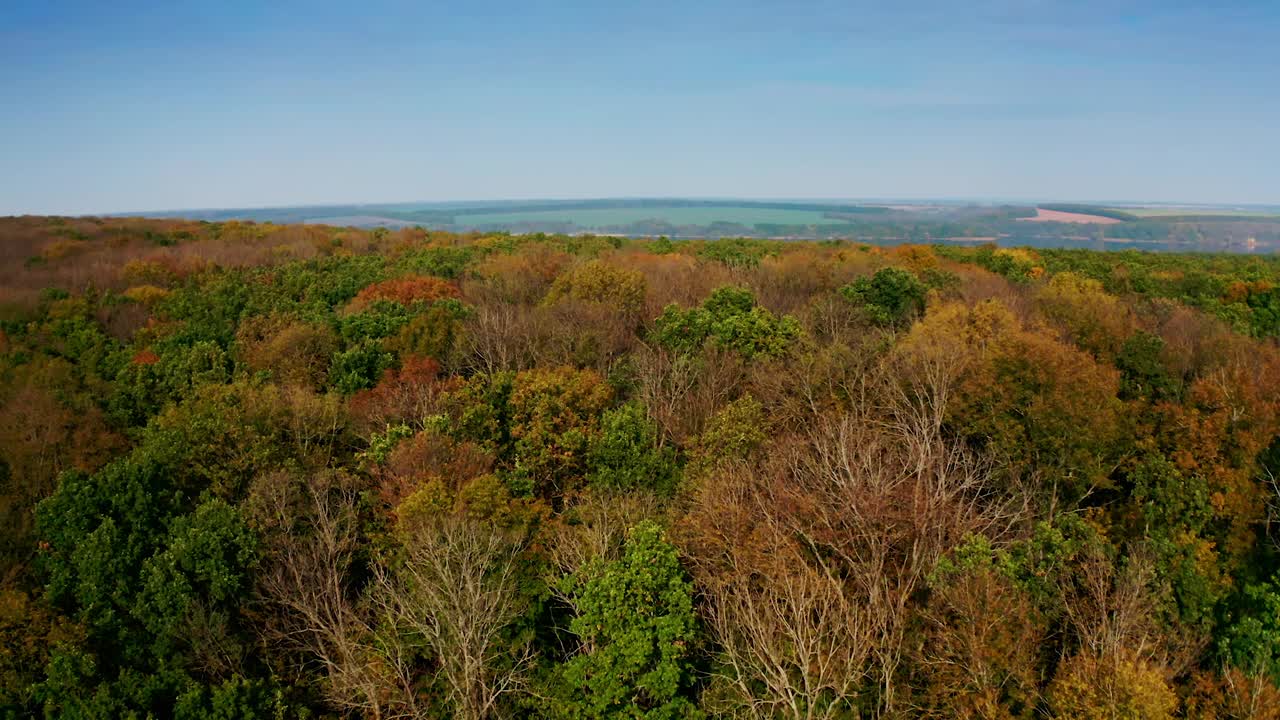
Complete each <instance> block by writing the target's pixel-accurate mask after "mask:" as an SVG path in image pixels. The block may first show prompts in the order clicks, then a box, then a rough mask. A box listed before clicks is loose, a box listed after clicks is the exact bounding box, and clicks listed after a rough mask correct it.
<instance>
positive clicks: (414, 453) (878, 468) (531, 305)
mask: <svg viewBox="0 0 1280 720" xmlns="http://www.w3.org/2000/svg"><path fill="white" fill-rule="evenodd" d="M0 277H3V278H4V279H3V280H2V281H0V582H2V583H3V586H2V587H0V717H5V718H25V717H46V718H70V719H73V720H78V719H89V718H137V719H138V720H142V719H144V718H180V719H195V718H215V719H219V720H248V719H249V718H275V719H285V718H313V719H316V720H319V719H322V718H332V719H337V718H353V719H354V718H368V719H372V720H392V719H395V718H440V719H444V718H457V719H458V720H489V719H498V718H567V719H574V720H579V719H580V720H587V719H597V718H599V719H603V718H633V719H639V718H644V719H646V720H668V719H670V720H675V719H688V718H721V717H723V718H760V719H769V720H772V719H775V718H777V719H787V720H820V719H830V720H837V719H840V720H845V719H854V718H866V719H870V718H877V719H885V720H893V719H897V718H965V719H974V720H976V719H989V720H994V719H1008V720H1012V719H1014V718H1062V719H1069V720H1088V719H1092V718H1125V719H1131V720H1148V719H1150V720H1157V719H1163V718H1192V719H1197V720H1230V719H1244V718H1254V719H1271V720H1277V719H1280V479H1278V477H1277V476H1278V475H1280V345H1278V341H1280V256H1274V255H1251V256H1250V255H1229V254H1177V253H1165V254H1154V253H1142V252H1137V251H1126V252H1111V253H1108V252H1096V251H1090V250H1051V249H1038V250H1030V249H1018V248H1003V247H996V246H994V245H972V246H963V247H962V246H955V245H952V246H933V245H902V246H897V247H878V246H871V245H863V244H858V243H854V242H849V241H839V240H832V241H820V242H818V241H815V242H800V241H774V240H761V239H747V238H739V239H724V240H718V241H703V240H680V241H672V240H669V239H667V238H656V239H649V240H642V239H626V238H620V237H598V236H591V235H543V234H538V235H511V234H507V233H482V232H472V233H467V234H455V233H449V232H443V231H427V230H422V229H419V228H404V229H396V230H390V229H386V228H377V229H364V230H362V229H353V228H337V227H329V226H321V225H291V224H272V223H250V222H237V221H226V222H208V221H200V222H197V221H188V220H179V219H164V220H142V219H133V218H55V217H15V218H3V219H0Z"/></svg>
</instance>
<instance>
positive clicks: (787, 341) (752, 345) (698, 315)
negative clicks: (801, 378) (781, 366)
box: [650, 286, 801, 358]
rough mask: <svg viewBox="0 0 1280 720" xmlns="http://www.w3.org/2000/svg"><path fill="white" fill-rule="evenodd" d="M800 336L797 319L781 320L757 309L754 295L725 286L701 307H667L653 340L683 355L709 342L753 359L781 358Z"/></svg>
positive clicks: (656, 325) (654, 331) (787, 316)
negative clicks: (761, 357)
mask: <svg viewBox="0 0 1280 720" xmlns="http://www.w3.org/2000/svg"><path fill="white" fill-rule="evenodd" d="M800 334H801V329H800V324H799V323H798V322H797V321H796V319H795V318H793V317H791V316H790V315H784V316H782V317H781V318H778V317H776V316H774V314H773V313H771V312H769V311H768V310H766V309H764V308H762V307H760V306H758V305H756V304H755V297H754V296H753V295H752V294H751V291H749V290H746V289H745V288H738V287H732V286H726V287H722V288H719V289H717V290H716V291H714V292H712V293H711V295H710V297H708V298H707V299H706V300H705V301H704V302H703V304H702V307H697V308H691V309H689V310H681V309H680V308H679V307H678V306H676V305H668V306H667V307H666V308H664V309H663V311H662V314H661V315H659V316H658V318H657V319H656V320H654V322H653V329H652V331H651V332H650V337H651V338H652V339H653V340H654V341H655V342H657V343H658V344H659V345H664V346H666V347H669V348H671V349H673V350H677V351H680V352H696V351H698V350H700V349H701V348H702V346H703V345H704V344H706V343H707V342H708V341H710V342H713V343H714V344H716V345H718V346H720V347H723V348H727V349H730V350H735V351H737V352H739V353H741V354H742V355H743V357H746V358H753V357H756V356H764V357H781V356H782V355H784V354H786V352H787V350H788V349H789V348H790V347H791V345H792V343H794V342H795V340H796V339H798V338H799V337H800Z"/></svg>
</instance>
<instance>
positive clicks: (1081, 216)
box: [1018, 208, 1120, 225]
mask: <svg viewBox="0 0 1280 720" xmlns="http://www.w3.org/2000/svg"><path fill="white" fill-rule="evenodd" d="M1018 221H1019V222H1061V223H1081V224H1085V223H1088V224H1094V225H1114V224H1116V223H1118V222H1120V220H1117V219H1115V218H1109V217H1103V216H1101V215H1088V214H1085V213H1077V212H1064V211H1062V210H1046V209H1044V208H1036V216H1035V217H1028V218H1018Z"/></svg>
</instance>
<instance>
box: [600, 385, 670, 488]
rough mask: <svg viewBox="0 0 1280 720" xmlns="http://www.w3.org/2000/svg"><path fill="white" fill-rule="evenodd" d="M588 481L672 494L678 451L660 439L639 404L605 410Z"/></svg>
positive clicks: (605, 486) (603, 486)
mask: <svg viewBox="0 0 1280 720" xmlns="http://www.w3.org/2000/svg"><path fill="white" fill-rule="evenodd" d="M590 463H591V470H590V471H589V472H588V474H587V483H588V484H589V485H591V486H592V487H594V488H597V489H600V490H637V489H640V490H650V491H653V492H656V493H658V494H659V495H669V494H671V493H672V492H673V491H674V490H675V484H676V481H677V479H678V472H679V470H678V468H677V466H676V460H675V452H674V451H673V450H672V449H671V448H670V447H662V446H660V445H659V442H658V430H657V427H655V426H654V424H653V422H652V421H650V420H649V418H648V416H647V415H646V414H645V411H644V408H643V407H642V406H641V405H640V404H639V403H634V402H631V403H627V404H625V405H622V406H620V407H618V408H616V409H614V410H609V411H606V412H605V413H604V415H603V416H602V417H601V420H600V437H599V438H598V439H597V440H596V441H595V444H594V445H593V446H592V448H591V457H590Z"/></svg>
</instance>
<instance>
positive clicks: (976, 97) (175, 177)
mask: <svg viewBox="0 0 1280 720" xmlns="http://www.w3.org/2000/svg"><path fill="white" fill-rule="evenodd" d="M880 5H881V4H879V3H869V2H867V3H863V2H821V3H752V4H750V6H746V5H740V4H737V3H726V2H705V3H697V4H692V3H674V2H665V1H659V2H651V3H644V4H634V5H630V6H623V5H621V4H613V3H579V2H552V3H546V4H541V5H537V6H534V5H531V4H524V3H475V4H469V5H468V6H466V7H465V8H462V7H447V6H446V4H444V3H428V4H424V5H422V6H418V4H416V3H408V2H403V3H402V2H364V3H358V4H357V3H295V2H280V3H269V4H268V3H256V2H225V3H178V4H159V3H155V4H152V3H138V2H128V1H126V2H120V3H114V4H110V5H106V4H101V3H92V2H87V1H72V2H59V1H54V2H34V1H32V0H16V2H8V3H5V4H4V6H3V7H0V91H3V93H4V96H5V97H6V98H7V99H8V100H9V104H8V105H7V106H6V107H5V108H4V109H3V110H0V215H5V214H25V213H66V214H78V213H94V212H103V213H107V212H120V211H133V210H151V209H155V210H159V209H177V208H210V207H266V206H283V205H317V204H324V203H356V202H369V203H373V202H379V203H382V202H396V201H445V200H492V199H503V198H582V197H596V198H598V197H655V196H657V197H681V196H692V197H708V196H715V197H742V198H866V197H877V198H943V197H965V198H977V197H998V198H1044V199H1058V200H1063V201H1070V200H1097V199H1115V200H1124V199H1127V200H1152V201H1155V200H1164V201H1180V202H1216V203H1277V202H1280V142H1277V141H1276V139H1275V136H1274V128H1275V127H1277V126H1280V96H1277V95H1276V94H1275V93H1274V87H1275V82H1276V79H1277V78H1278V77H1280V58H1277V56H1276V55H1275V53H1274V51H1273V42H1272V38H1273V37H1274V35H1275V33H1276V32H1277V31H1278V30H1280V7H1278V6H1276V4H1275V3H1272V2H1265V1H1263V0H1244V1H1241V2H1233V3H1226V4H1224V5H1225V7H1218V6H1214V5H1211V4H1209V3H1190V2H1182V1H1180V0H1173V1H1167V2H1156V1H1152V0H1118V1H1117V2H1105V3H1104V2H1097V1H1095V0H1089V1H1088V2H1070V3H1069V2H1056V1H1054V0H979V1H978V2H975V3H969V4H967V5H965V7H964V9H963V11H962V10H959V9H956V8H955V7H954V5H953V4H952V3H947V2H942V1H941V0H929V1H927V2H907V3H899V4H897V5H895V6H894V7H893V8H892V9H886V8H884V7H881V6H880Z"/></svg>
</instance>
